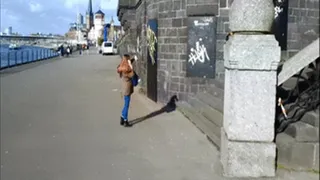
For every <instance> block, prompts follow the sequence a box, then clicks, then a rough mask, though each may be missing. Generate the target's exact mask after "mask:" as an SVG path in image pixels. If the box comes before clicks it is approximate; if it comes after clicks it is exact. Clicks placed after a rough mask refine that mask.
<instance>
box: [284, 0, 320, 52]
mask: <svg viewBox="0 0 320 180" xmlns="http://www.w3.org/2000/svg"><path fill="white" fill-rule="evenodd" d="M318 37H319V0H290V1H289V12H288V44H287V45H288V46H287V47H288V49H287V52H286V54H285V55H286V56H287V58H289V57H291V56H292V55H294V54H295V53H297V52H298V51H300V50H301V49H303V48H304V47H306V46H307V45H308V44H310V43H311V42H312V41H314V40H315V39H317V38H318Z"/></svg>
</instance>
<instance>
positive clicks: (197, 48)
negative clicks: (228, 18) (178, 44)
mask: <svg viewBox="0 0 320 180" xmlns="http://www.w3.org/2000/svg"><path fill="white" fill-rule="evenodd" d="M215 34H216V19H215V17H213V16H209V17H203V16H201V17H189V18H188V51H187V53H188V60H187V76H188V77H202V78H214V77H215V58H216V57H215V52H216V51H215V49H216V37H215Z"/></svg>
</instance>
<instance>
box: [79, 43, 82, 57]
mask: <svg viewBox="0 0 320 180" xmlns="http://www.w3.org/2000/svg"><path fill="white" fill-rule="evenodd" d="M79 54H80V55H81V54H82V46H81V45H80V46H79Z"/></svg>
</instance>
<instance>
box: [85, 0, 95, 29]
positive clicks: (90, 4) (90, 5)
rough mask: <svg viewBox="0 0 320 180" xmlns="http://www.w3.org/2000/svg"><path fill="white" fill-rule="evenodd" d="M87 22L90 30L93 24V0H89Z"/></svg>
mask: <svg viewBox="0 0 320 180" xmlns="http://www.w3.org/2000/svg"><path fill="white" fill-rule="evenodd" d="M86 24H87V29H88V31H90V29H91V28H92V26H93V12H92V0H89V4H88V10H87V13H86Z"/></svg>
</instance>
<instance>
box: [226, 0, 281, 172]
mask: <svg viewBox="0 0 320 180" xmlns="http://www.w3.org/2000/svg"><path fill="white" fill-rule="evenodd" d="M273 17H274V6H273V2H272V0H236V1H234V2H233V4H232V6H231V9H230V14H229V19H230V29H231V31H232V32H234V35H233V36H231V37H230V38H229V41H228V42H227V43H226V44H225V46H224V65H225V87H224V117H223V128H222V129H221V163H222V166H223V175H224V176H227V177H248V178H249V177H272V176H275V157H276V146H275V144H274V143H273V140H274V123H275V108H276V82H277V72H276V69H277V67H278V63H279V62H280V53H281V50H280V47H279V45H278V42H277V41H276V39H275V37H274V35H272V34H266V32H270V30H271V26H272V22H273Z"/></svg>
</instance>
